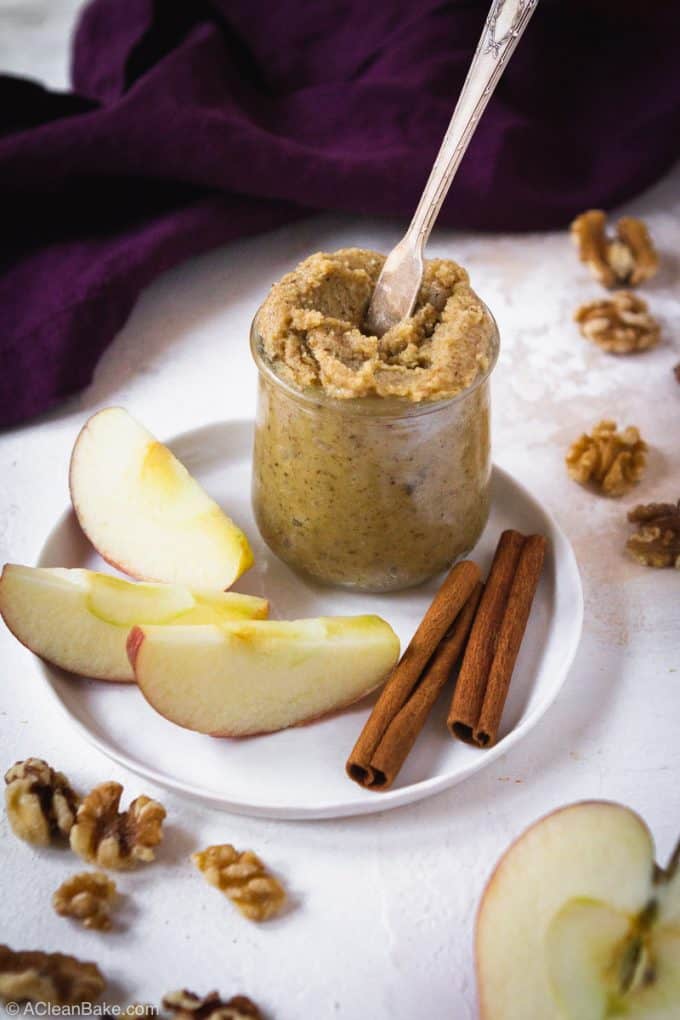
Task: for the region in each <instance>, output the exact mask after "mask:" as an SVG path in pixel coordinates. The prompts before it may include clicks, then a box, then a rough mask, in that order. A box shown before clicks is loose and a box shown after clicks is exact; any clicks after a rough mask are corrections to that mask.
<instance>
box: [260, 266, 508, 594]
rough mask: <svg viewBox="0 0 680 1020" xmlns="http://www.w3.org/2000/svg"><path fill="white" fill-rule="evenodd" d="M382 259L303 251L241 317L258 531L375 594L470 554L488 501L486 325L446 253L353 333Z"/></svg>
mask: <svg viewBox="0 0 680 1020" xmlns="http://www.w3.org/2000/svg"><path fill="white" fill-rule="evenodd" d="M383 262H384V256H382V255H379V254H378V253H376V252H372V251H365V250H362V249H359V248H346V249H342V250H340V251H337V252H334V253H332V254H326V253H317V254H315V255H311V256H310V257H309V258H307V259H305V260H304V261H303V262H301V263H300V265H298V266H297V268H296V269H295V270H293V272H291V273H288V274H287V275H286V276H284V277H283V278H282V279H281V280H280V281H279V282H278V283H276V284H275V285H274V286H273V287H272V289H271V291H270V293H269V296H268V297H267V299H266V300H265V302H264V304H263V305H262V307H261V308H260V310H259V312H258V314H257V315H256V317H255V322H254V324H253V330H252V335H251V347H252V351H253V356H254V358H255V362H256V364H257V366H258V369H259V399H258V413H257V419H256V429H255V453H254V471H253V503H254V508H255V514H256V517H257V521H258V525H259V527H260V530H261V532H262V535H263V537H264V538H265V540H266V541H267V543H268V544H269V546H270V547H271V548H272V549H273V551H274V552H275V553H277V555H279V556H280V557H281V558H282V559H283V560H285V561H286V562H288V563H289V564H290V565H291V566H293V567H294V568H296V569H298V570H301V571H303V572H304V573H306V574H308V575H310V576H312V577H314V578H316V579H317V580H321V581H323V582H326V583H331V584H339V585H344V586H348V587H355V588H360V589H363V590H368V591H388V590H396V589H399V588H405V587H408V586H410V585H414V584H418V583H419V582H421V581H424V580H425V579H426V578H428V577H431V576H432V575H433V574H436V573H438V572H439V571H441V570H443V569H444V568H446V567H447V566H449V565H450V564H451V563H453V561H454V560H456V559H457V558H458V557H459V556H462V555H463V554H465V553H466V552H468V551H469V550H470V549H471V548H472V547H473V546H474V544H475V543H476V541H477V539H478V538H479V535H480V534H481V532H482V529H483V528H484V525H485V523H486V520H487V517H488V510H489V491H488V490H489V476H490V452H489V392H488V378H489V375H490V373H491V370H492V368H493V366H494V364H495V361H496V357H497V353H498V334H497V330H496V326H495V323H494V320H493V318H492V316H491V314H490V313H489V311H488V309H487V308H486V306H485V305H484V304H483V302H482V301H481V300H480V299H479V298H478V297H477V295H476V294H475V292H474V291H473V290H472V289H471V287H470V285H469V281H468V276H467V273H466V272H465V270H464V269H462V268H461V267H460V266H458V265H456V264H455V263H454V262H450V261H448V260H444V259H434V260H432V261H430V262H428V263H426V268H425V274H424V277H423V283H422V287H421V290H420V294H419V296H418V300H417V302H416V307H415V309H414V312H413V315H412V316H410V317H409V318H408V319H405V320H403V321H402V322H400V323H399V324H398V325H396V326H395V327H393V328H392V329H390V330H389V331H388V332H387V333H386V334H385V335H384V336H383V337H381V338H378V337H376V336H371V335H370V334H369V333H367V332H366V331H365V329H364V323H365V317H366V312H367V309H368V304H369V301H370V298H371V294H372V292H373V288H374V287H375V283H376V281H377V278H378V275H379V273H380V270H381V268H382V265H383Z"/></svg>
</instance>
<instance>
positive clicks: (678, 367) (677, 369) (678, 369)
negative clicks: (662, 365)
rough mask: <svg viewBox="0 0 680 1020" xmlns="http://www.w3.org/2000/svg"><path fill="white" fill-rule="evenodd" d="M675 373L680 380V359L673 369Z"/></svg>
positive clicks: (679, 380)
mask: <svg viewBox="0 0 680 1020" xmlns="http://www.w3.org/2000/svg"><path fill="white" fill-rule="evenodd" d="M673 375H674V376H675V378H676V379H677V380H678V382H680V361H679V362H678V363H677V365H676V366H675V368H674V369H673Z"/></svg>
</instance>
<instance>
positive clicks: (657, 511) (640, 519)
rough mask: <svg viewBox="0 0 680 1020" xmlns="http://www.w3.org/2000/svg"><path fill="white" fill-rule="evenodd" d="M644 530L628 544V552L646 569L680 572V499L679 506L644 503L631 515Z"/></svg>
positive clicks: (632, 521)
mask: <svg viewBox="0 0 680 1020" xmlns="http://www.w3.org/2000/svg"><path fill="white" fill-rule="evenodd" d="M628 520H629V521H630V522H631V523H632V524H639V525H641V527H639V528H638V530H637V531H636V532H635V534H634V535H631V537H630V538H629V539H628V541H627V542H626V549H628V551H629V552H630V553H631V555H632V556H633V557H634V558H635V559H636V560H637V561H638V563H644V565H645V566H646V567H676V568H677V569H678V570H680V499H679V500H678V502H677V503H647V504H646V505H645V504H643V503H641V504H640V505H639V506H636V507H634V509H633V510H631V511H630V512H629V514H628Z"/></svg>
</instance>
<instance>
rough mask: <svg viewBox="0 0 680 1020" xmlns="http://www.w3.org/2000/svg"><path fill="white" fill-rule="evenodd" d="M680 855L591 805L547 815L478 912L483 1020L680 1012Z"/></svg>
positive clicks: (628, 816) (629, 814)
mask: <svg viewBox="0 0 680 1020" xmlns="http://www.w3.org/2000/svg"><path fill="white" fill-rule="evenodd" d="M676 863H677V860H676V859H674V860H673V861H672V863H671V866H670V869H669V870H668V871H666V872H663V871H661V869H659V868H658V867H657V866H656V865H655V863H654V844H653V842H652V838H651V835H650V833H649V830H648V829H647V827H646V825H645V824H644V822H643V821H642V819H641V818H640V817H639V816H638V815H636V814H635V813H634V812H633V811H630V810H629V809H628V808H625V807H623V806H621V805H618V804H611V803H608V802H604V801H591V802H585V803H580V804H573V805H571V806H569V807H566V808H563V809H561V810H559V811H556V812H554V813H553V814H551V815H548V817H547V818H543V819H542V820H541V821H539V822H537V823H536V824H535V825H533V826H532V827H531V828H530V829H528V830H527V831H526V832H525V833H524V834H523V835H522V836H520V838H519V839H518V840H517V841H516V842H515V843H514V844H513V845H512V846H511V847H510V849H509V850H508V851H507V852H506V853H505V854H504V856H503V857H502V858H501V861H500V863H499V864H498V866H497V868H496V870H495V872H494V873H493V875H492V877H491V879H490V881H489V883H488V885H487V887H486V890H485V892H484V895H483V897H482V901H481V904H480V907H479V913H478V916H477V935H476V956H477V981H478V989H479V998H480V1010H481V1014H480V1015H481V1017H482V1020H605V1018H608V1017H616V1016H623V1015H625V1016H626V1017H630V1018H637V1020H673V1018H677V1017H679V1016H680V916H679V911H678V877H677V871H676Z"/></svg>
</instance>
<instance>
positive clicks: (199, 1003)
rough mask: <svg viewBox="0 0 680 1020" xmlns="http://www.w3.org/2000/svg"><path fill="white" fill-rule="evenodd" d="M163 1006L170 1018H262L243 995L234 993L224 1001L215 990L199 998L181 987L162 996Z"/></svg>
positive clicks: (251, 1019)
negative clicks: (168, 1012)
mask: <svg viewBox="0 0 680 1020" xmlns="http://www.w3.org/2000/svg"><path fill="white" fill-rule="evenodd" d="M163 1008H164V1009H167V1010H169V1011H170V1014H171V1016H172V1020H262V1013H261V1012H260V1010H259V1009H258V1008H257V1006H256V1005H255V1003H254V1002H253V1001H252V1000H251V999H249V998H247V996H245V995H234V996H233V997H232V998H231V999H228V1000H227V1001H226V1002H224V1001H223V1000H222V999H221V998H220V996H219V995H218V993H217V992H210V993H209V994H208V995H206V996H204V997H203V998H201V996H200V995H195V994H194V992H188V991H186V989H181V990H179V991H177V992H168V994H167V995H164V996H163Z"/></svg>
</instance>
